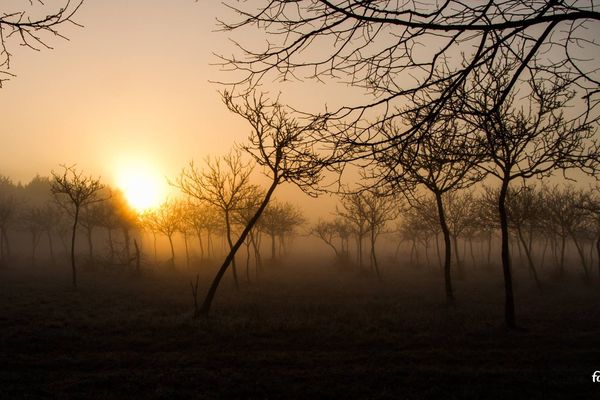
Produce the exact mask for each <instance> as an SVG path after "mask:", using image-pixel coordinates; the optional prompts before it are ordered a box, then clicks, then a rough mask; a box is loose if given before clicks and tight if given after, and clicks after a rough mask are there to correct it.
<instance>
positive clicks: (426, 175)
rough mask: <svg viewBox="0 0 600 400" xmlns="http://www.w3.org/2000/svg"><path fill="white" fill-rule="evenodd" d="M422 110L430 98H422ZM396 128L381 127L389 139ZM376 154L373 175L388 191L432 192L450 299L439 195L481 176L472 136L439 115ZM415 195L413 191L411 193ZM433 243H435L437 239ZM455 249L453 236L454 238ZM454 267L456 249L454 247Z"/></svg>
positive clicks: (448, 250)
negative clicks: (424, 190)
mask: <svg viewBox="0 0 600 400" xmlns="http://www.w3.org/2000/svg"><path fill="white" fill-rule="evenodd" d="M422 103H423V106H422V107H423V109H426V104H428V102H425V101H423V102H422ZM420 113H421V112H419V113H413V114H412V115H411V117H410V118H409V119H408V121H407V122H409V123H413V124H415V125H417V124H418V119H419V118H420V116H419V114H420ZM398 130H399V128H398V127H396V126H394V125H393V124H391V123H388V124H385V125H384V126H383V127H382V131H381V133H382V135H383V136H384V137H386V138H388V139H390V140H391V139H392V138H393V137H394V136H396V135H397V131H398ZM384 146H385V148H384V149H382V150H381V151H379V152H376V153H375V159H376V160H377V168H376V175H377V176H379V177H383V178H380V182H382V183H383V184H384V185H385V186H387V187H391V189H390V190H391V191H392V192H399V193H403V194H404V195H408V196H411V193H413V192H414V191H415V190H416V189H417V188H420V187H423V188H425V189H426V190H427V191H429V192H431V194H433V197H434V199H435V204H436V210H435V211H436V214H437V217H438V223H439V225H440V228H441V231H442V235H443V238H444V282H445V291H446V299H447V301H448V302H449V303H450V302H453V301H454V291H453V288H452V271H451V264H452V245H451V232H450V228H449V226H448V216H447V213H446V210H445V207H444V201H443V197H444V196H445V195H446V194H448V193H450V192H454V191H456V190H459V189H463V188H466V187H469V186H471V185H473V184H474V183H475V182H478V181H480V180H481V179H482V178H483V174H482V173H481V172H480V171H478V170H477V169H476V168H475V166H476V165H477V163H478V162H479V161H480V159H481V157H480V156H479V154H478V152H477V151H476V149H475V148H474V147H475V142H474V141H473V139H472V137H470V136H469V135H466V134H464V133H463V132H461V130H460V126H459V125H458V124H457V123H456V120H455V119H453V118H445V119H442V118H440V119H438V120H436V121H432V122H431V123H430V124H428V125H423V128H422V129H421V130H419V131H417V132H416V133H415V137H414V138H413V139H412V140H406V141H404V142H402V143H396V144H395V145H394V146H389V145H387V143H386V144H385V145H384ZM413 196H414V195H413ZM436 243H437V242H436ZM455 249H456V238H455ZM455 258H456V260H457V266H458V253H456V251H455Z"/></svg>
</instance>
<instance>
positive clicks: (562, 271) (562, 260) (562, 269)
mask: <svg viewBox="0 0 600 400" xmlns="http://www.w3.org/2000/svg"><path fill="white" fill-rule="evenodd" d="M560 240H561V245H560V264H559V274H560V276H564V275H565V247H566V242H567V235H566V234H565V233H564V232H563V234H562V235H561V237H560Z"/></svg>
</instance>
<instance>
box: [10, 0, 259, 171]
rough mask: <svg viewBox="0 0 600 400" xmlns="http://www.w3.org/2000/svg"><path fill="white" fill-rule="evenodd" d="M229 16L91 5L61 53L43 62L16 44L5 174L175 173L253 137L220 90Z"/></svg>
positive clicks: (112, 1) (197, 6) (187, 4)
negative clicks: (71, 167) (146, 168)
mask: <svg viewBox="0 0 600 400" xmlns="http://www.w3.org/2000/svg"><path fill="white" fill-rule="evenodd" d="M21 3H23V4H27V2H21ZM225 11H226V10H225V8H224V7H223V6H222V5H221V4H220V2H217V1H199V2H194V1H193V0H170V1H166V0H162V1H160V0H128V1H126V2H125V1H117V0H103V1H93V0H88V1H86V2H85V3H84V5H83V7H82V8H81V10H80V12H79V13H78V14H77V16H76V21H77V22H78V23H81V24H83V25H84V27H83V28H68V29H66V30H62V31H61V33H65V34H66V36H68V38H69V41H64V40H60V39H58V38H51V39H50V40H48V43H49V44H50V45H52V46H53V47H54V50H51V51H48V50H44V51H41V52H35V51H31V50H29V49H22V48H18V46H12V53H13V59H12V64H11V67H12V68H11V71H12V72H13V73H15V74H17V77H16V78H13V79H11V80H10V81H9V82H7V83H6V84H5V85H4V87H3V88H2V89H0V110H2V111H1V115H2V117H1V118H2V124H1V125H0V137H1V138H2V144H1V145H0V173H2V174H5V175H9V176H11V177H13V179H16V180H23V181H27V180H29V179H30V178H31V177H32V176H33V175H35V174H36V173H40V174H43V175H47V174H49V172H50V170H51V169H53V168H56V167H57V166H58V164H60V163H67V164H72V163H77V164H78V166H80V167H81V168H82V169H85V170H86V171H90V172H93V173H94V174H100V175H102V177H103V178H104V179H105V180H107V181H110V180H112V179H113V177H114V174H115V169H119V168H123V167H122V165H123V164H127V163H130V162H139V163H146V164H150V165H151V166H152V167H153V168H157V169H160V170H161V171H164V174H166V175H173V174H175V173H177V172H178V171H179V170H180V169H181V167H182V166H184V165H185V163H186V162H187V161H189V160H190V159H191V158H196V159H199V158H202V157H203V156H205V155H206V154H222V153H224V152H226V151H227V150H228V149H229V148H230V147H231V145H232V143H233V142H234V140H238V141H240V140H243V138H244V137H245V136H246V134H247V133H248V128H247V127H246V126H245V125H244V124H243V121H241V120H238V119H235V118H232V116H231V114H229V112H228V111H227V110H226V109H225V107H224V106H223V105H222V103H221V102H220V98H219V95H218V93H217V90H218V89H219V87H218V85H215V84H211V83H209V80H216V79H219V69H218V68H217V67H214V66H210V65H209V63H211V62H215V61H216V59H215V58H214V57H213V56H212V54H211V52H213V51H219V49H220V48H223V46H226V44H227V37H226V35H224V34H223V33H217V32H214V30H215V28H216V22H215V18H216V16H217V15H218V14H223V13H224V12H225ZM11 44H12V43H11ZM136 160H137V161H136Z"/></svg>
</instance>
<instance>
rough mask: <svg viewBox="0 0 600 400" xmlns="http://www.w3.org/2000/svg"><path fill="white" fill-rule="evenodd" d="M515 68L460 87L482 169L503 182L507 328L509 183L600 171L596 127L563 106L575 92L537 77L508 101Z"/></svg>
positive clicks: (493, 69)
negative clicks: (568, 113) (561, 172)
mask: <svg viewBox="0 0 600 400" xmlns="http://www.w3.org/2000/svg"><path fill="white" fill-rule="evenodd" d="M512 68H514V66H512V65H511V64H510V63H509V62H503V63H500V64H497V65H489V66H488V69H487V70H486V71H482V73H481V75H477V76H476V77H475V79H473V81H472V82H471V83H470V84H469V85H465V86H464V87H463V88H462V89H461V94H460V99H461V100H462V103H461V109H460V111H459V113H458V115H459V116H460V118H463V119H464V120H465V121H466V122H467V124H468V126H470V127H472V128H473V129H475V131H474V133H475V134H477V135H478V140H479V142H480V146H481V149H482V151H483V154H484V156H485V158H486V159H485V161H484V162H482V163H480V164H479V168H481V169H482V170H484V171H485V172H486V173H488V174H490V175H492V176H495V177H496V178H498V179H499V180H500V182H501V185H500V191H499V195H498V199H497V200H498V203H497V204H498V215H499V221H500V231H501V241H502V247H501V249H502V251H501V256H502V265H503V274H504V282H505V295H506V303H505V322H506V324H507V326H508V327H515V324H516V322H515V314H514V295H513V289H512V274H511V266H510V254H509V227H508V212H507V208H506V197H507V194H508V189H509V185H510V183H511V182H512V181H514V180H515V179H528V178H531V177H535V176H537V177H543V176H549V175H550V174H552V173H553V172H554V171H555V170H557V169H562V170H566V169H569V168H578V169H582V170H585V171H586V172H589V173H595V171H596V168H597V162H598V159H599V158H600V150H599V147H598V144H597V142H596V140H595V139H594V134H595V132H594V130H593V129H592V127H591V126H590V125H589V124H588V123H587V122H586V121H585V119H579V120H575V121H574V120H572V119H569V118H567V117H566V116H565V113H564V111H563V110H564V108H565V107H566V105H567V103H568V102H569V101H570V99H572V98H573V96H574V93H573V92H572V91H571V90H569V88H568V82H565V81H564V80H561V79H557V80H554V81H547V80H544V79H542V77H540V76H535V79H532V80H531V81H529V85H528V86H525V85H523V88H522V91H523V95H526V96H527V97H526V99H523V100H522V101H520V102H519V101H517V94H516V93H512V94H511V95H510V96H509V98H508V101H507V102H504V92H505V91H506V88H507V87H509V86H510V84H511V78H510V73H509V71H510V70H512ZM490 110H491V111H490Z"/></svg>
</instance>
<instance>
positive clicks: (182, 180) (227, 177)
mask: <svg viewBox="0 0 600 400" xmlns="http://www.w3.org/2000/svg"><path fill="white" fill-rule="evenodd" d="M251 173H252V167H251V166H250V164H249V163H247V162H244V160H243V157H242V152H241V151H240V150H234V151H231V152H230V153H229V154H227V155H225V156H223V157H222V158H216V159H211V158H207V159H206V167H205V168H204V169H199V168H197V167H196V165H195V164H194V162H193V161H192V162H190V164H189V166H188V167H187V168H185V169H183V171H181V174H180V175H179V177H178V179H177V182H176V183H175V185H176V186H177V187H178V188H179V189H180V190H181V191H182V192H183V193H185V194H186V195H188V196H190V197H191V198H193V199H195V200H197V201H200V202H201V203H205V204H208V205H210V206H212V207H215V208H217V209H218V210H220V211H221V212H222V213H223V219H224V222H225V234H226V236H225V237H226V239H227V244H228V245H229V251H231V250H232V249H233V246H234V242H233V232H232V230H233V222H234V221H233V218H234V213H236V212H237V211H239V210H240V209H241V207H242V203H243V202H244V200H245V199H246V198H247V197H248V196H250V195H251V193H252V192H253V190H255V189H254V185H252V184H251V183H250V174H251ZM231 270H232V272H233V279H234V282H235V286H236V288H239V282H238V276H237V269H236V264H235V257H234V258H233V259H232V269H231Z"/></svg>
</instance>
